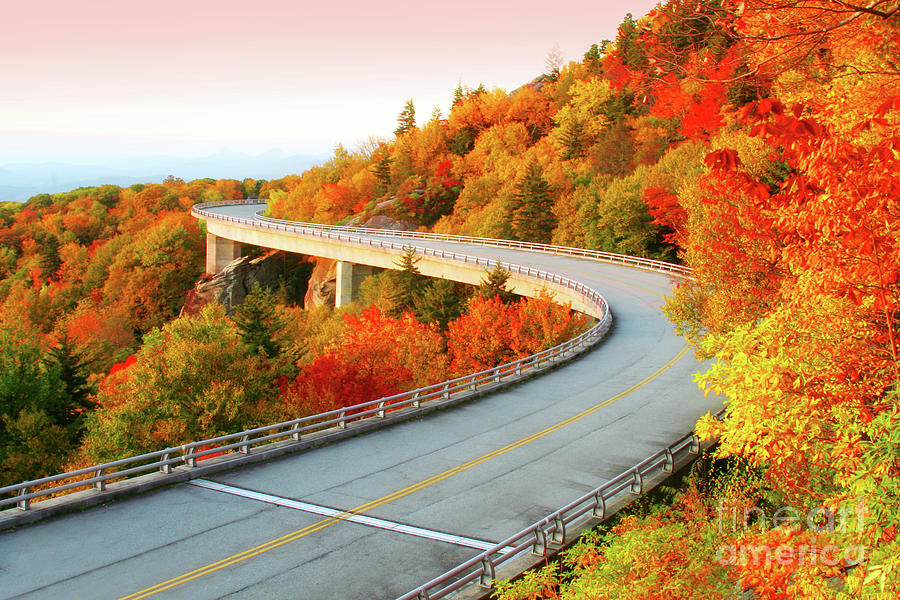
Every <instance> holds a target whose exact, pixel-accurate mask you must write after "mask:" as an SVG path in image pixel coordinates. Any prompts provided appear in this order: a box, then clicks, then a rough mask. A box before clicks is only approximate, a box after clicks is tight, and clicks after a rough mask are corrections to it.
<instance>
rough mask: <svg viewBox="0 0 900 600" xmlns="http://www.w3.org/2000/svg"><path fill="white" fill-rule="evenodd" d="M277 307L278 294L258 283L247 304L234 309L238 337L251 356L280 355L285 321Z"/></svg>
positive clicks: (247, 299) (270, 356) (245, 299)
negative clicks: (281, 333) (280, 334)
mask: <svg viewBox="0 0 900 600" xmlns="http://www.w3.org/2000/svg"><path fill="white" fill-rule="evenodd" d="M276 306H277V305H276V300H275V294H274V293H273V292H272V291H271V290H268V289H265V288H263V287H262V286H260V285H259V282H257V283H254V284H253V289H252V290H251V291H250V293H249V294H248V295H247V297H246V298H244V301H243V302H242V303H241V304H240V305H239V306H238V307H237V308H235V310H234V316H233V317H232V320H233V321H234V324H235V325H236V326H237V329H238V335H239V336H240V338H241V339H242V340H243V341H244V343H245V344H247V346H248V347H249V348H250V352H251V353H252V354H255V355H257V356H266V357H268V358H275V357H276V356H278V355H279V354H281V350H282V340H281V339H280V337H279V332H280V331H281V329H282V328H283V327H284V325H285V321H284V319H283V318H282V317H281V316H280V315H279V314H278V310H277V307H276Z"/></svg>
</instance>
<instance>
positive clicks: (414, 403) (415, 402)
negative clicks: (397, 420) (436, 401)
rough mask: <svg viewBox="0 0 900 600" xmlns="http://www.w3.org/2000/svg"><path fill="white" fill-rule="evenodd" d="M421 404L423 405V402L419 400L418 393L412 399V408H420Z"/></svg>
mask: <svg viewBox="0 0 900 600" xmlns="http://www.w3.org/2000/svg"><path fill="white" fill-rule="evenodd" d="M421 404H422V402H421V401H420V400H419V392H416V393H415V394H413V397H412V407H413V408H419V406H420V405H421Z"/></svg>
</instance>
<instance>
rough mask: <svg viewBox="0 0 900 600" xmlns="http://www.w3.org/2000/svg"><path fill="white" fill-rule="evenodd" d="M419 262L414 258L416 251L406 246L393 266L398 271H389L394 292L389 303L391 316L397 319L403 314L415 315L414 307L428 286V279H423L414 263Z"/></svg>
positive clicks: (417, 258)
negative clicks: (390, 304) (391, 305)
mask: <svg viewBox="0 0 900 600" xmlns="http://www.w3.org/2000/svg"><path fill="white" fill-rule="evenodd" d="M419 260H421V258H420V257H418V256H416V251H415V249H414V248H413V247H412V246H407V247H406V248H405V249H404V251H403V254H402V255H401V256H400V259H399V260H398V261H397V262H395V263H394V264H395V265H397V266H398V267H400V269H399V270H396V271H391V281H392V283H393V284H394V292H393V294H392V296H391V303H392V304H393V306H394V308H393V310H392V311H391V315H392V316H395V317H399V316H400V315H402V314H403V313H405V312H411V313H413V314H415V313H416V312H417V311H416V305H417V303H418V302H421V300H420V298H421V297H422V294H423V293H424V291H425V288H426V287H427V286H428V278H427V277H424V276H423V275H422V274H421V273H420V272H419V268H418V267H416V263H418V262H419Z"/></svg>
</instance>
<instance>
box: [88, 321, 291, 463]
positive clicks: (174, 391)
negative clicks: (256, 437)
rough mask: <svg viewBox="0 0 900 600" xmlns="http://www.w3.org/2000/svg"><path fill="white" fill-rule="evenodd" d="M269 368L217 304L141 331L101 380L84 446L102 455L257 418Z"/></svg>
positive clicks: (268, 394) (269, 393)
mask: <svg viewBox="0 0 900 600" xmlns="http://www.w3.org/2000/svg"><path fill="white" fill-rule="evenodd" d="M273 379H274V374H273V373H272V372H271V370H270V369H269V368H268V366H267V364H266V362H265V361H264V359H263V358H261V357H258V356H254V355H253V354H252V353H251V352H250V349H249V348H248V346H247V345H246V344H245V343H244V342H243V340H241V337H240V335H239V334H238V331H237V329H236V328H235V327H234V326H233V325H232V324H231V322H230V321H229V320H228V318H227V317H226V315H225V310H224V308H222V307H221V306H220V305H217V304H209V305H207V306H205V307H204V308H203V309H202V310H201V312H200V314H199V315H197V316H196V317H187V316H186V317H179V318H178V319H175V320H173V321H171V322H169V323H167V324H166V325H164V326H163V327H162V328H160V329H156V330H154V331H152V332H151V333H149V334H148V335H146V336H145V337H144V344H143V345H142V346H141V348H140V350H139V351H138V352H137V354H135V355H134V356H133V357H132V358H130V359H129V360H127V361H125V362H124V363H122V364H119V365H117V366H114V367H113V369H111V371H110V373H109V374H108V375H107V376H106V378H105V379H104V380H103V381H102V382H101V383H100V386H99V392H98V394H97V400H98V403H99V406H98V408H97V409H96V410H94V411H93V412H92V413H91V414H90V415H89V417H88V422H87V425H88V428H87V434H86V436H85V440H84V450H85V452H86V454H87V456H89V457H90V458H91V459H92V460H97V461H103V460H111V459H115V458H121V457H122V456H128V455H135V454H141V453H143V452H150V451H152V450H159V449H161V448H165V447H167V446H173V445H178V444H183V443H185V442H188V441H193V440H198V439H204V438H210V437H215V436H218V435H223V434H226V433H233V432H235V431H240V430H241V429H244V428H247V427H250V426H254V425H261V424H263V423H262V422H260V421H263V420H265V417H266V415H267V413H266V407H265V406H263V404H262V403H263V402H264V401H265V400H267V399H270V398H272V397H274V386H273Z"/></svg>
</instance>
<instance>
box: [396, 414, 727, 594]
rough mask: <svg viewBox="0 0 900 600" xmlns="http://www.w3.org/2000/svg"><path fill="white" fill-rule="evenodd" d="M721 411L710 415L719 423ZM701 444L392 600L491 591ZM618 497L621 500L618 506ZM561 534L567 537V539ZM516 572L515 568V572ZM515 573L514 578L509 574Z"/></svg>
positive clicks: (599, 490)
mask: <svg viewBox="0 0 900 600" xmlns="http://www.w3.org/2000/svg"><path fill="white" fill-rule="evenodd" d="M724 413H725V411H724V410H722V411H719V412H718V413H717V414H716V415H715V416H716V418H719V419H721V418H722V417H723V416H724ZM701 449H702V443H701V441H700V438H699V437H697V435H696V433H695V432H693V431H692V432H690V433H688V434H685V435H684V436H682V437H681V438H679V439H677V440H676V441H675V442H673V443H672V444H669V445H668V446H666V447H665V448H663V449H662V450H659V451H658V452H656V453H654V454H652V455H650V456H648V457H647V458H645V459H644V460H642V461H641V462H639V463H638V464H636V465H634V466H633V467H631V468H630V469H628V470H626V471H623V472H622V473H620V474H619V475H617V476H616V477H613V478H612V479H610V480H609V481H606V482H604V483H603V484H601V485H599V486H597V487H595V488H594V489H592V490H590V491H588V492H586V493H585V494H583V495H582V496H580V497H579V498H577V499H575V500H573V501H572V502H570V503H569V504H566V505H565V506H563V507H562V508H559V509H557V510H555V511H553V512H552V513H550V514H549V515H547V516H546V517H544V518H543V519H541V520H540V521H538V522H536V523H534V524H532V525H530V526H529V527H526V528H525V529H523V530H521V531H519V532H517V533H515V534H513V535H511V536H509V537H508V538H506V539H505V540H502V541H500V542H498V543H497V544H496V545H494V546H493V547H491V548H489V549H488V550H485V551H484V552H482V553H480V554H478V555H477V556H475V557H473V558H471V559H469V560H467V561H465V562H463V563H461V564H459V565H458V566H456V567H454V568H453V569H450V570H449V571H447V572H445V573H443V574H442V575H439V576H438V577H435V578H434V579H432V580H431V581H429V582H427V583H425V584H423V585H421V586H419V587H417V588H416V589H414V590H412V591H410V592H407V593H406V594H404V595H402V596H400V597H399V598H397V600H438V599H439V598H446V597H448V596H450V595H451V594H454V593H456V592H458V591H460V590H461V589H463V588H465V587H468V586H470V585H473V584H476V583H477V585H478V586H479V587H481V588H484V589H490V588H492V587H493V585H494V582H495V581H496V579H497V576H496V573H497V570H498V569H499V568H500V567H501V566H503V565H505V564H506V563H509V562H510V561H513V560H515V559H517V558H519V557H522V556H523V555H526V553H527V554H530V555H532V556H534V557H547V556H549V555H550V554H553V553H555V552H556V551H557V550H559V549H561V548H562V547H563V546H564V545H565V544H566V543H568V542H569V541H571V540H572V539H573V537H574V536H572V535H571V533H578V531H580V530H581V529H582V527H577V528H574V527H573V528H570V529H572V530H573V531H567V525H570V524H573V523H575V522H578V523H579V525H580V524H581V523H583V522H585V521H587V520H589V519H594V520H596V521H598V522H601V521H604V520H605V519H607V518H608V517H610V516H611V515H612V514H613V512H614V511H613V503H614V502H615V503H616V504H617V505H618V507H621V506H624V505H625V504H627V503H628V501H630V499H632V498H637V497H638V496H640V495H641V494H643V493H644V492H645V491H646V490H648V489H650V487H651V486H650V485H649V484H648V482H649V481H650V480H651V479H653V478H656V479H659V478H661V477H665V476H668V475H670V474H672V473H674V472H675V470H676V469H677V468H679V467H681V466H683V465H684V464H687V463H689V462H690V461H692V460H693V459H694V458H696V457H697V456H698V455H699V454H700V450H701ZM622 496H625V498H624V501H623V499H622ZM567 533H569V534H570V535H568V536H567ZM521 570H522V569H517V570H516V571H517V572H521ZM513 574H516V573H513Z"/></svg>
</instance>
